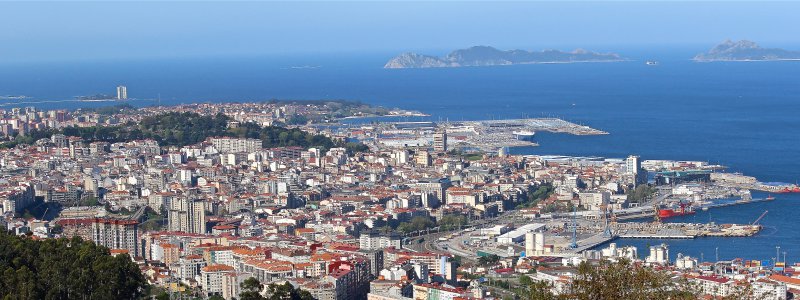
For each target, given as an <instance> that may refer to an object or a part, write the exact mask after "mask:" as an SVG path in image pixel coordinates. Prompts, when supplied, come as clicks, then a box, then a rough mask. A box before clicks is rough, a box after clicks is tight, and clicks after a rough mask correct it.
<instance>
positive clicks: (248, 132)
mask: <svg viewBox="0 0 800 300" xmlns="http://www.w3.org/2000/svg"><path fill="white" fill-rule="evenodd" d="M229 121H231V119H230V118H229V117H228V116H225V115H223V114H217V115H214V116H208V115H206V116H204V115H200V114H197V113H188V112H186V113H177V112H169V113H164V114H159V115H155V116H149V117H145V118H144V119H142V121H141V122H139V124H126V125H123V126H93V127H66V128H63V129H61V130H54V129H50V130H41V131H39V130H33V131H31V132H30V133H29V134H28V135H26V136H18V137H17V138H16V139H15V140H14V141H13V142H7V143H5V144H3V146H5V147H13V146H16V145H17V144H33V142H35V141H36V140H38V139H42V138H50V136H51V135H53V134H55V133H63V134H64V135H67V136H75V137H80V138H82V139H83V140H85V141H88V142H93V141H106V142H111V143H114V142H125V141H132V140H139V139H154V140H156V141H158V142H159V144H161V145H162V146H186V145H192V144H196V143H199V142H202V141H204V140H205V139H206V138H208V137H214V136H230V137H241V138H255V139H260V140H262V142H263V145H264V147H266V148H273V147H285V146H299V147H303V148H309V147H316V148H321V149H323V151H325V150H327V149H330V148H333V147H346V148H347V149H348V150H349V151H351V152H356V151H366V150H367V147H366V146H365V145H363V144H358V143H345V142H343V141H334V140H332V139H330V138H329V137H327V136H324V135H319V134H311V133H308V132H305V131H302V130H300V129H296V128H292V129H289V128H285V127H278V126H266V127H262V126H259V125H257V124H254V123H244V124H241V125H240V126H239V127H237V128H228V122H229Z"/></svg>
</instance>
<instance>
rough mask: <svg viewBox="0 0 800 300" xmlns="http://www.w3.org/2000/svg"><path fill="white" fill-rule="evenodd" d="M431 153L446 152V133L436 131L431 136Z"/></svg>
mask: <svg viewBox="0 0 800 300" xmlns="http://www.w3.org/2000/svg"><path fill="white" fill-rule="evenodd" d="M433 151H435V152H447V131H444V130H442V131H437V132H436V133H434V134H433Z"/></svg>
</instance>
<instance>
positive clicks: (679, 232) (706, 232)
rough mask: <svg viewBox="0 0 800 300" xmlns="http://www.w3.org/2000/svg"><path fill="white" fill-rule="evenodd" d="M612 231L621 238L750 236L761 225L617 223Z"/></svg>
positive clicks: (759, 229)
mask: <svg viewBox="0 0 800 300" xmlns="http://www.w3.org/2000/svg"><path fill="white" fill-rule="evenodd" d="M611 228H612V232H614V234H615V235H616V236H618V237H620V238H632V239H693V238H697V237H748V236H753V235H755V234H757V233H758V232H759V231H761V226H760V225H749V224H747V225H742V224H720V225H718V224H713V223H712V224H701V223H616V224H612V225H611Z"/></svg>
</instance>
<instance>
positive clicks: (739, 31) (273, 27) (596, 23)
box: [0, 1, 800, 62]
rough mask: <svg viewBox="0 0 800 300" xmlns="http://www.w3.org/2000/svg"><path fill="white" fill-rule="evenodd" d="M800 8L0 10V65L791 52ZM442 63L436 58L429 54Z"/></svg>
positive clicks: (182, 6) (53, 5) (489, 5)
mask: <svg viewBox="0 0 800 300" xmlns="http://www.w3.org/2000/svg"><path fill="white" fill-rule="evenodd" d="M799 11H800V3H798V2H770V3H764V2H739V1H737V2H721V1H715V2H702V3H696V2H649V1H635V2H601V1H588V2H560V1H549V2H502V3H499V2H455V1H448V2H333V1H325V2H301V3H297V2H139V3H131V2H116V1H115V2H34V3H27V2H0V12H2V14H0V15H1V16H2V17H0V42H1V43H0V62H9V61H11V62H13V61H53V60H84V59H139V58H154V57H187V56H232V55H272V54H286V53H334V54H335V53H343V52H403V51H412V50H413V51H420V50H422V51H428V52H431V51H433V52H437V51H441V52H445V51H446V50H450V49H456V48H463V47H467V46H472V45H492V46H496V47H499V48H504V49H506V48H522V49H530V50H539V49H543V48H558V49H563V50H570V49H573V48H576V47H584V48H589V49H593V50H594V49H597V50H604V51H614V50H615V49H621V48H624V47H630V46H653V47H656V46H657V47H665V46H676V45H698V46H699V47H701V48H702V49H705V48H710V47H711V46H713V44H715V43H718V42H720V41H722V40H724V39H727V38H730V39H751V40H753V41H756V42H758V43H760V44H762V45H763V46H772V47H782V46H784V47H790V46H793V45H797V44H800V43H799V42H798V41H797V37H798V35H797V33H796V30H797V28H800V18H798V17H797V12H799ZM433 54H441V53H433Z"/></svg>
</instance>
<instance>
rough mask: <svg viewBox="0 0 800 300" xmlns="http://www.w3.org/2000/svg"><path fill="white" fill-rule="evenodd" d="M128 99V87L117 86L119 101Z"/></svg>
mask: <svg viewBox="0 0 800 300" xmlns="http://www.w3.org/2000/svg"><path fill="white" fill-rule="evenodd" d="M125 99H128V87H126V86H124V85H119V86H117V100H125Z"/></svg>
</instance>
